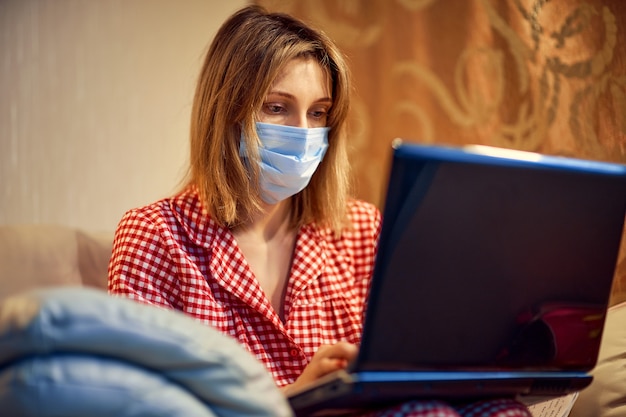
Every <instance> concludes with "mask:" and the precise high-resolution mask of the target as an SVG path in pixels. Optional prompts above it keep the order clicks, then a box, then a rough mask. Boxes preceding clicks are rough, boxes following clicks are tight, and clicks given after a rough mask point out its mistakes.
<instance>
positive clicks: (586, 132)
mask: <svg viewBox="0 0 626 417" xmlns="http://www.w3.org/2000/svg"><path fill="white" fill-rule="evenodd" d="M256 2H257V3H258V4H261V5H264V6H265V7H267V8H268V9H270V10H272V11H284V12H288V13H291V14H293V15H295V16H298V17H300V18H302V19H304V20H305V21H307V22H309V23H311V24H312V25H314V26H316V27H318V28H321V29H322V30H324V31H325V32H326V33H328V34H329V35H330V36H331V37H332V38H333V39H334V40H335V41H336V42H337V43H338V44H339V46H340V47H341V48H342V49H343V51H344V52H345V53H346V54H347V56H348V58H349V61H350V66H351V68H352V71H353V73H354V78H355V84H356V86H355V88H356V100H355V103H354V108H353V113H352V116H351V117H352V119H351V136H350V137H351V139H350V140H351V150H350V151H351V159H352V162H353V168H354V171H355V175H356V186H357V188H356V191H357V196H358V197H360V198H362V199H365V200H368V201H371V202H373V203H375V204H377V205H378V206H379V207H380V206H381V205H382V198H383V196H384V191H385V189H384V187H385V178H386V173H387V169H388V163H389V156H390V143H391V141H392V140H393V139H394V138H396V137H402V138H404V139H406V140H408V141H413V142H421V143H442V144H468V143H474V144H485V145H494V146H500V147H505V148H512V149H519V150H528V151H537V152H542V153H547V154H554V155H566V156H575V157H582V158H589V159H597V160H604V161H612V162H621V163H626V43H624V42H623V41H619V40H620V39H623V38H624V36H625V35H624V30H625V29H626V2H624V1H623V0H587V1H583V0H552V1H549V0H257V1H256ZM624 239H625V240H626V233H625V238H624ZM620 259H621V260H620V262H619V264H618V272H617V279H616V281H615V284H614V290H613V298H612V303H617V302H619V301H622V300H626V243H624V244H623V245H622V253H621V256H620Z"/></svg>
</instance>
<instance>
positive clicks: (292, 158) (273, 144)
mask: <svg viewBox="0 0 626 417" xmlns="http://www.w3.org/2000/svg"><path fill="white" fill-rule="evenodd" d="M256 130H257V135H258V136H259V139H260V141H261V143H260V146H259V156H260V161H259V168H260V177H259V181H260V183H259V188H260V192H261V198H262V199H263V201H265V202H266V203H268V204H276V203H278V202H279V201H282V200H284V199H286V198H288V197H291V196H292V195H294V194H297V193H299V192H300V191H302V190H303V189H304V188H305V187H306V186H307V185H308V184H309V181H310V180H311V177H312V176H313V173H314V172H315V170H316V169H317V167H318V166H319V164H320V162H322V158H324V154H325V153H326V149H327V148H328V132H329V130H330V128H328V127H315V128H302V127H293V126H284V125H275V124H270V123H261V122H257V123H256ZM239 155H240V156H241V157H244V158H246V157H247V156H248V154H247V151H246V144H245V141H244V138H243V134H242V138H241V142H240V147H239Z"/></svg>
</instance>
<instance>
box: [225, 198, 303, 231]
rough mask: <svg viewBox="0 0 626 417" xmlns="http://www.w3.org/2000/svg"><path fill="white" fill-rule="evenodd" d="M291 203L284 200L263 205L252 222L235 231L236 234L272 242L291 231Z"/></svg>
mask: <svg viewBox="0 0 626 417" xmlns="http://www.w3.org/2000/svg"><path fill="white" fill-rule="evenodd" d="M290 203H291V201H290V199H287V200H283V201H281V202H279V203H277V204H272V205H270V204H265V203H264V204H263V206H262V208H261V210H260V211H258V212H257V213H255V214H254V215H253V216H252V217H251V219H250V221H248V222H246V223H244V224H242V225H239V226H237V227H235V228H234V229H233V232H234V233H235V234H240V233H245V234H250V233H251V234H253V235H256V236H257V237H259V238H262V239H263V240H265V241H271V240H273V239H275V238H276V237H278V236H280V235H282V234H284V233H285V232H288V231H289V230H290V229H291V225H290V222H291V210H290V209H291V204H290Z"/></svg>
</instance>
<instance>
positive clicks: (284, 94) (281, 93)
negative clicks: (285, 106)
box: [267, 90, 333, 104]
mask: <svg viewBox="0 0 626 417" xmlns="http://www.w3.org/2000/svg"><path fill="white" fill-rule="evenodd" d="M267 95H268V96H270V95H277V96H281V97H285V98H288V99H291V100H294V99H295V98H296V97H295V96H294V95H293V94H290V93H287V92H285V91H280V90H272V91H270V92H269V93H267ZM332 102H333V99H332V98H330V97H321V98H318V99H317V100H315V103H330V104H332Z"/></svg>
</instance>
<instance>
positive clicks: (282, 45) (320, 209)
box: [187, 6, 351, 233]
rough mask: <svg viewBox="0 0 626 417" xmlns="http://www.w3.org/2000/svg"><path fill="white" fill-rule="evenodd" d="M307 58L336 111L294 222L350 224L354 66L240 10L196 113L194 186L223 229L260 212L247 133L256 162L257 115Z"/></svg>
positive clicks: (203, 76) (229, 24) (289, 26)
mask: <svg viewBox="0 0 626 417" xmlns="http://www.w3.org/2000/svg"><path fill="white" fill-rule="evenodd" d="M300 57H306V58H313V59H315V60H316V61H317V62H318V63H319V64H320V65H321V67H322V69H323V70H324V71H325V72H326V73H327V76H328V78H329V81H330V83H331V93H332V100H333V105H332V107H331V109H330V113H329V116H328V122H327V125H328V127H330V128H331V129H330V132H329V138H328V140H329V147H328V150H327V151H326V155H325V156H324V159H323V160H322V162H321V163H320V165H319V167H318V169H317V171H316V172H315V174H314V175H313V177H312V179H311V181H310V183H309V185H308V186H307V187H306V188H305V189H304V190H303V191H301V192H300V193H298V194H296V195H295V196H293V197H292V206H291V220H290V221H291V224H292V226H294V227H299V226H301V225H303V224H306V223H311V222H316V223H318V224H320V225H323V226H327V227H330V228H331V229H332V230H333V231H334V232H335V233H340V232H341V230H342V229H343V228H344V227H345V226H346V203H347V199H348V194H349V162H348V157H347V152H346V143H345V142H346V138H345V135H346V119H347V115H348V109H349V99H350V88H351V87H350V75H349V71H348V68H347V65H346V63H345V61H344V58H343V56H342V54H341V52H340V51H339V49H338V48H337V47H336V46H335V44H334V43H333V42H332V41H331V40H330V39H329V38H328V37H327V36H326V35H324V34H323V33H322V32H320V31H316V30H314V29H312V28H310V27H309V26H307V25H305V24H304V23H303V22H301V21H299V20H297V19H295V18H293V17H291V16H289V15H285V14H280V13H268V12H267V11H266V10H265V9H263V8H261V7H259V6H249V7H245V8H243V9H241V10H240V11H238V12H236V13H235V14H233V15H232V16H231V17H230V18H229V19H228V20H226V22H224V24H223V25H222V26H221V28H220V29H219V31H218V32H217V34H216V36H215V38H214V40H213V42H212V44H211V46H210V48H209V51H208V53H207V55H206V58H205V61H204V64H203V66H202V69H201V72H200V76H199V79H198V83H197V87H196V92H195V96H194V101H193V107H192V116H191V132H190V133H191V144H190V145H191V146H190V151H191V156H190V166H189V173H188V180H187V185H194V186H195V187H197V190H198V194H199V196H200V199H201V201H202V203H203V204H204V206H205V209H206V210H207V211H208V214H209V215H210V216H211V217H212V218H213V219H214V220H215V221H217V222H218V223H219V224H221V225H223V226H229V227H232V226H235V225H238V224H240V223H242V222H245V221H246V220H248V219H249V218H250V215H251V214H253V213H254V212H255V211H257V210H259V208H260V204H261V200H260V197H259V192H258V177H259V172H258V168H256V169H255V167H256V165H257V164H249V165H251V166H249V167H247V166H246V165H245V163H244V161H243V160H242V159H241V157H240V156H239V143H240V139H241V137H242V131H243V136H244V137H245V138H246V139H245V140H246V145H247V146H246V147H247V149H248V151H249V155H248V157H250V158H258V150H257V148H258V147H257V145H256V144H258V137H257V134H256V129H255V116H256V114H257V111H258V110H259V109H260V108H261V106H262V104H263V102H264V100H265V98H266V95H267V92H268V91H269V89H270V87H271V84H272V82H273V81H274V79H275V78H276V76H277V75H278V74H279V73H280V71H281V69H282V68H283V66H284V65H285V64H286V63H288V62H289V61H290V60H292V59H294V58H300Z"/></svg>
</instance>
